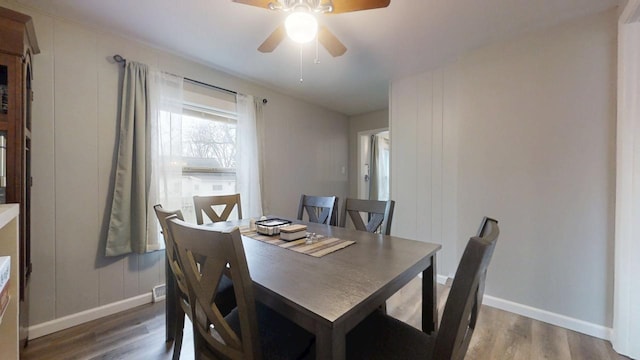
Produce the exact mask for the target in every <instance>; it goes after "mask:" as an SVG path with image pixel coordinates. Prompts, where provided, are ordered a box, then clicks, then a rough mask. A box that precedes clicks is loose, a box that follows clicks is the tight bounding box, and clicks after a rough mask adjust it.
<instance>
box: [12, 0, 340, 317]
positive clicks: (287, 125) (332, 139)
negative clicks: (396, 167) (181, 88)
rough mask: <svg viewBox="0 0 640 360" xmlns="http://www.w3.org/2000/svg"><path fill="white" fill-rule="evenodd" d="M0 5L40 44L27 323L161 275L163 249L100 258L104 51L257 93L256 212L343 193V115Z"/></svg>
mask: <svg viewBox="0 0 640 360" xmlns="http://www.w3.org/2000/svg"><path fill="white" fill-rule="evenodd" d="M0 3H1V4H2V6H5V7H10V8H13V9H15V10H17V11H21V12H23V13H27V14H29V15H31V16H32V17H33V19H34V23H35V28H36V34H37V37H38V42H39V44H40V49H41V50H42V52H41V54H39V55H36V56H35V57H34V61H33V63H34V82H33V86H34V91H35V101H34V110H33V111H34V116H33V148H32V156H33V158H32V159H33V177H34V186H33V198H32V219H33V220H32V224H33V225H32V226H33V229H32V252H33V255H32V256H33V257H32V261H33V275H32V279H31V285H30V291H31V298H30V313H31V316H30V325H31V326H33V325H37V324H41V323H43V322H47V321H51V320H54V319H59V318H61V317H65V316H68V315H72V314H77V313H79V312H81V311H84V310H89V309H94V308H96V307H99V306H103V305H106V304H111V303H113V302H116V301H119V300H123V299H127V298H131V297H134V296H137V295H140V294H144V293H148V292H150V291H151V288H152V287H153V286H154V285H157V284H160V283H163V282H164V262H163V259H164V252H155V253H151V254H146V255H130V256H124V257H117V258H104V257H103V255H102V254H103V253H104V250H103V247H104V238H105V224H106V222H107V221H108V216H109V206H110V202H109V201H108V198H109V197H108V195H109V192H110V190H109V189H110V186H111V183H112V181H113V179H112V175H113V174H112V170H113V166H114V159H115V144H116V133H117V114H118V93H119V79H120V77H121V67H120V66H118V65H115V64H113V63H111V62H110V61H108V60H109V59H110V58H111V56H112V55H114V54H120V55H122V56H124V57H125V58H128V59H130V60H136V61H140V62H144V63H146V64H149V65H156V66H158V67H159V68H161V69H163V70H166V71H168V72H172V73H175V74H180V75H183V76H185V77H189V78H192V79H196V80H199V81H202V82H205V83H210V84H214V85H217V86H221V87H224V88H227V89H232V90H236V91H239V92H244V93H248V94H251V95H254V96H256V97H260V98H267V99H268V104H267V105H266V106H265V107H264V120H265V123H266V125H267V129H266V130H265V133H264V134H263V136H264V139H265V141H266V143H265V146H264V147H265V149H264V150H265V157H266V162H267V164H268V165H269V166H267V169H266V171H265V176H264V194H263V198H264V201H265V203H266V204H267V209H266V210H265V212H266V213H270V214H279V215H282V216H295V215H296V211H297V206H298V201H299V196H300V194H301V193H302V192H306V193H311V194H336V195H338V196H340V197H344V196H346V194H347V192H348V179H347V175H346V174H342V172H341V168H342V166H347V164H348V126H349V123H348V118H347V117H346V116H344V115H342V114H338V113H335V112H332V111H329V110H326V109H324V108H321V107H318V106H315V105H313V104H309V103H305V102H302V101H299V100H296V99H294V98H291V97H288V96H284V95H282V94H280V93H277V92H275V91H272V90H269V89H266V88H264V87H260V86H257V85H254V84H252V83H250V82H247V81H244V80H242V79H239V78H237V77H233V76H231V75H228V74H225V73H223V72H220V71H216V70H214V69H212V68H210V67H207V66H204V65H201V64H198V63H195V62H192V61H189V60H186V59H183V58H180V57H178V56H175V55H172V54H169V53H167V52H164V51H161V50H157V49H153V48H151V47H149V46H146V45H144V44H142V43H138V42H135V41H132V40H130V39H124V38H121V37H118V36H114V35H110V34H108V33H103V32H101V31H99V30H94V29H89V28H87V27H84V26H80V25H78V24H75V23H71V22H68V21H66V20H62V19H58V18H54V17H51V16H48V15H46V14H43V13H40V12H38V11H35V10H31V9H29V8H24V7H22V6H20V5H17V4H16V3H15V2H11V1H4V0H0ZM258 65H259V64H258Z"/></svg>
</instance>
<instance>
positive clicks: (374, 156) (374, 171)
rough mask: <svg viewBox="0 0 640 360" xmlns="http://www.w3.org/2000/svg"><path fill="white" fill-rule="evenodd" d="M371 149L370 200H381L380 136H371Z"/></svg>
mask: <svg viewBox="0 0 640 360" xmlns="http://www.w3.org/2000/svg"><path fill="white" fill-rule="evenodd" d="M369 149H370V151H369V153H370V154H371V156H370V157H371V159H370V160H369V200H379V198H378V186H379V181H378V180H379V176H378V157H379V156H380V153H379V152H380V149H379V148H378V135H371V142H370V144H369Z"/></svg>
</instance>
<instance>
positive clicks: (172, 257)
mask: <svg viewBox="0 0 640 360" xmlns="http://www.w3.org/2000/svg"><path fill="white" fill-rule="evenodd" d="M153 210H155V212H156V216H157V217H158V222H159V223H160V227H161V228H162V236H163V237H164V247H165V251H166V255H167V261H168V262H169V267H170V268H171V271H172V272H173V275H174V276H175V278H176V283H177V284H178V290H179V291H181V292H182V294H184V295H185V296H186V294H187V283H186V282H185V279H184V272H183V271H182V267H181V266H180V262H179V260H178V252H177V251H176V244H175V242H174V241H173V239H172V238H171V235H170V234H169V231H168V229H167V218H168V217H169V216H173V215H175V216H176V218H178V219H180V220H184V217H183V216H182V211H180V210H173V211H170V210H165V209H163V208H162V205H160V204H158V205H154V206H153Z"/></svg>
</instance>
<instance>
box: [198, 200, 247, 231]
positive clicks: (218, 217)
mask: <svg viewBox="0 0 640 360" xmlns="http://www.w3.org/2000/svg"><path fill="white" fill-rule="evenodd" d="M193 205H194V208H195V211H196V222H197V223H198V224H199V225H202V224H204V219H203V217H202V213H204V214H205V215H207V217H208V218H209V219H210V220H211V221H212V222H219V221H227V220H229V215H231V212H232V211H233V208H234V207H237V209H238V219H242V206H241V203H240V194H233V195H216V196H198V195H196V196H194V197H193ZM220 205H224V208H223V209H222V212H221V213H220V214H218V212H216V210H215V209H214V208H213V207H214V206H220Z"/></svg>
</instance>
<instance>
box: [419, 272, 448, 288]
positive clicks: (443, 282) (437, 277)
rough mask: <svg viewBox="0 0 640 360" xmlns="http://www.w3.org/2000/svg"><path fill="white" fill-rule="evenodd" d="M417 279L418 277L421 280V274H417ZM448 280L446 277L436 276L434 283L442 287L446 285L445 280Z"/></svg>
mask: <svg viewBox="0 0 640 360" xmlns="http://www.w3.org/2000/svg"><path fill="white" fill-rule="evenodd" d="M418 277H419V278H420V279H422V273H419V274H418ZM448 279H449V277H447V276H444V275H436V281H437V282H438V284H442V285H444V284H446V283H447V280H448Z"/></svg>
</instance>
